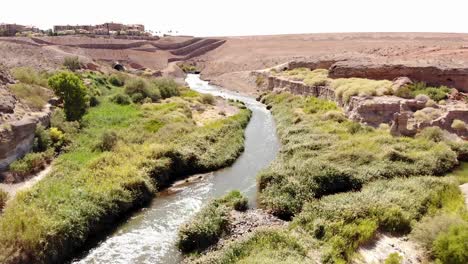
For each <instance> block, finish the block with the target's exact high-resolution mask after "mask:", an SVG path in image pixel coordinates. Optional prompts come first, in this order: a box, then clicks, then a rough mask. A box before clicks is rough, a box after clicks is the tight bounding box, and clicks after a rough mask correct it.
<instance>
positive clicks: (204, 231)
mask: <svg viewBox="0 0 468 264" xmlns="http://www.w3.org/2000/svg"><path fill="white" fill-rule="evenodd" d="M246 209H247V198H245V197H244V196H242V194H241V193H240V192H239V191H231V192H230V193H228V194H227V195H225V196H224V197H222V198H219V199H215V200H213V201H211V202H210V203H209V204H208V205H206V206H205V207H203V209H202V210H201V211H200V212H198V213H197V214H196V215H195V217H194V218H193V219H192V220H191V221H190V222H189V223H187V224H185V225H184V226H182V227H181V229H180V231H179V238H178V242H177V246H178V248H179V249H180V250H181V251H182V252H184V253H188V252H193V251H202V250H204V249H206V248H208V247H209V246H211V245H213V244H215V243H216V242H217V241H218V240H219V238H220V237H221V236H222V235H223V233H226V232H228V231H229V212H230V211H231V210H238V211H244V210H246Z"/></svg>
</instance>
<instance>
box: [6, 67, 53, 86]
mask: <svg viewBox="0 0 468 264" xmlns="http://www.w3.org/2000/svg"><path fill="white" fill-rule="evenodd" d="M11 73H12V75H13V77H14V78H15V79H17V80H18V81H20V82H22V83H24V84H30V85H39V86H42V87H47V86H48V84H47V78H48V74H47V73H45V72H42V73H40V72H38V71H36V70H35V69H33V68H30V67H18V68H14V69H12V71H11Z"/></svg>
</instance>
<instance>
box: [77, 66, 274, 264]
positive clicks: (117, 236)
mask: <svg viewBox="0 0 468 264" xmlns="http://www.w3.org/2000/svg"><path fill="white" fill-rule="evenodd" d="M186 82H187V83H188V85H189V86H190V88H191V89H193V90H196V91H198V92H201V93H209V94H212V95H215V96H221V97H224V98H226V99H234V100H240V101H242V102H244V103H245V105H246V106H247V107H248V108H249V109H251V110H252V118H251V120H250V123H249V125H248V126H247V128H246V130H245V150H244V152H243V153H242V155H241V156H240V157H239V158H238V159H237V161H236V162H235V163H234V164H233V165H232V166H231V167H228V168H225V169H222V170H218V171H215V172H213V173H209V174H205V175H203V176H202V177H200V178H199V177H195V179H196V180H194V181H192V182H191V183H190V184H179V185H175V186H173V187H171V188H169V189H168V190H167V191H165V192H162V193H161V194H160V195H158V197H157V198H155V199H154V200H153V202H152V203H151V204H150V205H149V206H147V207H146V208H143V209H141V210H139V211H137V212H135V213H134V214H133V215H132V216H131V217H130V218H128V219H127V220H126V221H125V222H124V223H122V224H121V225H120V226H119V227H118V228H117V229H116V230H115V231H114V232H113V233H112V234H110V235H108V236H107V237H106V238H105V239H104V240H102V241H101V242H100V243H99V244H98V245H97V246H96V247H94V248H92V249H91V250H89V251H88V252H86V254H85V255H84V256H83V257H82V258H81V259H77V260H74V261H73V263H125V264H126V263H137V264H138V263H178V262H180V261H181V259H182V256H181V254H180V253H179V252H178V250H177V248H176V246H175V243H176V238H177V231H178V228H179V227H180V226H181V225H182V224H183V223H184V222H186V221H187V220H189V219H190V217H191V216H192V215H193V214H194V213H196V212H197V211H198V210H200V208H201V207H202V206H203V205H204V204H206V203H207V202H208V201H209V200H210V199H213V198H215V197H219V196H222V195H223V194H225V193H227V192H229V191H230V190H233V189H237V190H240V191H241V192H242V193H243V194H245V195H246V196H247V197H248V198H249V202H250V206H251V207H255V205H256V204H255V201H256V175H257V173H258V172H259V171H260V170H261V169H263V168H265V167H267V166H268V165H269V164H270V162H271V161H272V160H273V159H274V158H275V156H276V154H277V152H278V149H279V142H278V138H277V136H276V130H275V124H274V121H273V118H272V116H271V114H270V112H269V111H268V110H266V108H265V106H264V105H262V104H261V103H259V102H257V101H255V99H254V98H252V97H249V96H243V95H240V94H238V93H235V92H231V91H227V90H223V89H221V88H219V87H215V86H212V85H210V84H209V83H208V82H205V81H202V80H201V79H200V78H199V76H198V75H193V74H191V75H188V77H187V79H186Z"/></svg>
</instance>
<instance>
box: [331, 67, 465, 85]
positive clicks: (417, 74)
mask: <svg viewBox="0 0 468 264" xmlns="http://www.w3.org/2000/svg"><path fill="white" fill-rule="evenodd" d="M329 70H330V72H329V76H330V78H351V77H357V78H367V79H375V80H393V79H395V78H398V77H401V76H405V77H409V78H410V79H411V80H413V81H422V82H426V83H427V84H429V85H431V86H441V85H445V86H448V87H453V88H456V89H457V90H459V91H461V92H468V68H446V67H438V66H407V65H401V64H372V63H365V62H364V63H363V62H354V61H338V62H336V63H334V64H333V65H332V66H331V67H329Z"/></svg>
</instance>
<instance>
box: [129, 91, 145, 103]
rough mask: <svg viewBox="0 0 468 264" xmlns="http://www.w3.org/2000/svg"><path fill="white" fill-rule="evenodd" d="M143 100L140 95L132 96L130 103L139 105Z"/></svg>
mask: <svg viewBox="0 0 468 264" xmlns="http://www.w3.org/2000/svg"><path fill="white" fill-rule="evenodd" d="M143 99H145V97H144V96H143V94H141V93H134V94H132V102H134V103H141V102H142V101H143Z"/></svg>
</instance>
